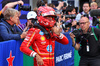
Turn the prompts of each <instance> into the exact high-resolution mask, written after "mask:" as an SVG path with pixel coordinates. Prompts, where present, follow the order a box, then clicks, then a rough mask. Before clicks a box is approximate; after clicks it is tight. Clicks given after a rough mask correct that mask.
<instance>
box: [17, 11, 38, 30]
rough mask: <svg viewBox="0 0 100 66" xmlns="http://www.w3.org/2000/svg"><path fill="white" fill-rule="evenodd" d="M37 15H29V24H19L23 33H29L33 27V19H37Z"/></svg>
mask: <svg viewBox="0 0 100 66" xmlns="http://www.w3.org/2000/svg"><path fill="white" fill-rule="evenodd" d="M36 16H37V14H36V13H35V12H34V11H30V12H28V13H27V22H26V23H25V24H19V25H18V27H19V28H20V29H21V30H22V31H27V30H29V29H30V28H32V27H33V23H32V19H36Z"/></svg>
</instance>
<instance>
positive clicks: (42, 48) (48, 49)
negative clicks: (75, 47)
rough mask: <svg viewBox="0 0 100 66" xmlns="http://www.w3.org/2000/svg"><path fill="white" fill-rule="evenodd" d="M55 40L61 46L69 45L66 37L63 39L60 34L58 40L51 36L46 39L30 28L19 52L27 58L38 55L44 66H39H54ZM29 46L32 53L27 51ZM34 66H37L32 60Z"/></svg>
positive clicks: (36, 30) (39, 32) (40, 32)
mask: <svg viewBox="0 0 100 66" xmlns="http://www.w3.org/2000/svg"><path fill="white" fill-rule="evenodd" d="M55 40H56V41H58V42H60V43H62V44H68V43H69V41H68V39H67V37H65V36H64V35H63V34H61V35H60V36H59V37H58V38H57V37H55V36H54V35H52V37H51V38H49V39H47V38H46V35H45V34H44V33H43V32H42V31H41V30H40V29H36V28H31V29H30V30H29V31H28V34H27V36H26V38H25V39H24V41H23V42H22V44H21V46H20V50H21V51H22V52H23V53H25V54H27V55H29V56H32V54H34V53H35V52H36V53H37V54H38V55H40V57H41V58H42V60H43V62H44V64H43V65H40V66H55V63H54V48H55ZM30 46H32V49H33V50H34V51H33V50H30V49H29V47H30ZM34 66H39V65H37V61H36V58H34Z"/></svg>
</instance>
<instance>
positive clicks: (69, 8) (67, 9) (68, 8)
mask: <svg viewBox="0 0 100 66" xmlns="http://www.w3.org/2000/svg"><path fill="white" fill-rule="evenodd" d="M73 9H75V7H74V6H68V7H67V8H66V14H68V12H71V11H73Z"/></svg>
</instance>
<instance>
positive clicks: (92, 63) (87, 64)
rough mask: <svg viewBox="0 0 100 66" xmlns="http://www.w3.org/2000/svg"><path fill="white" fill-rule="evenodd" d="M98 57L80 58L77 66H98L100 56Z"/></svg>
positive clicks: (99, 64) (99, 65)
mask: <svg viewBox="0 0 100 66" xmlns="http://www.w3.org/2000/svg"><path fill="white" fill-rule="evenodd" d="M98 57H99V58H98ZM98 57H97V58H94V57H93V58H86V57H82V58H81V59H80V62H79V66H100V56H98Z"/></svg>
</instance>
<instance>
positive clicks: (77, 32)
mask: <svg viewBox="0 0 100 66" xmlns="http://www.w3.org/2000/svg"><path fill="white" fill-rule="evenodd" d="M72 33H73V34H74V35H75V37H77V36H80V35H81V32H80V30H79V29H75V30H74V31H72Z"/></svg>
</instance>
